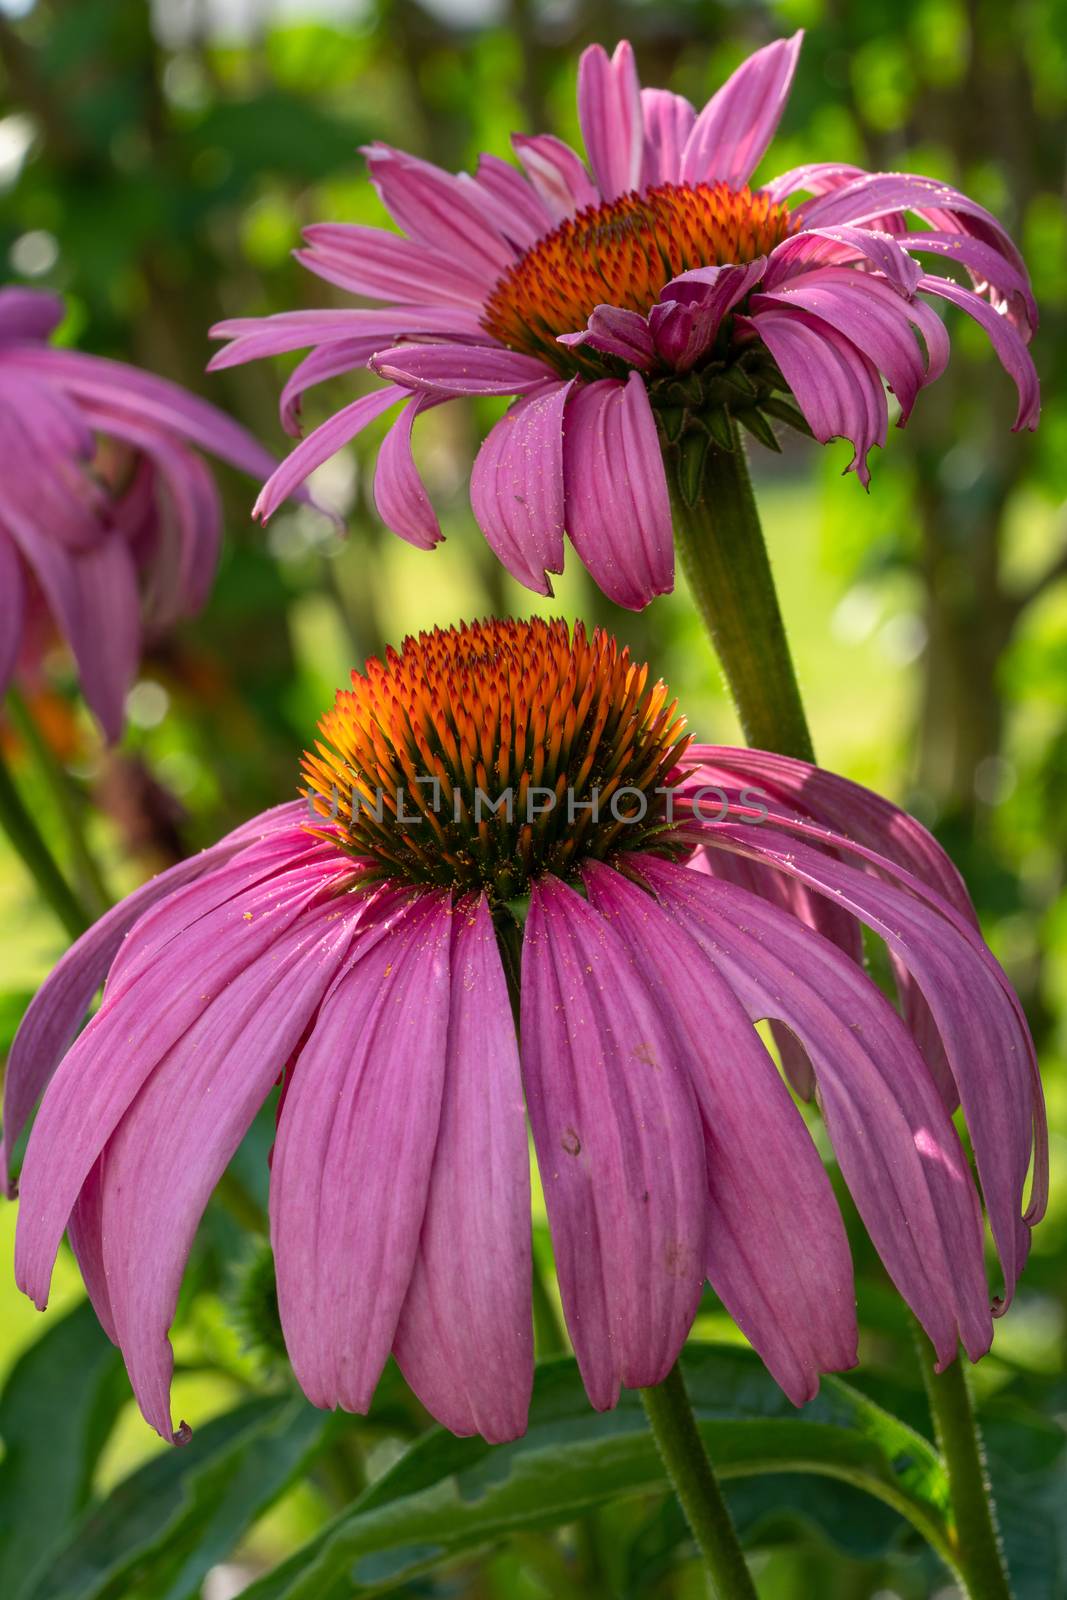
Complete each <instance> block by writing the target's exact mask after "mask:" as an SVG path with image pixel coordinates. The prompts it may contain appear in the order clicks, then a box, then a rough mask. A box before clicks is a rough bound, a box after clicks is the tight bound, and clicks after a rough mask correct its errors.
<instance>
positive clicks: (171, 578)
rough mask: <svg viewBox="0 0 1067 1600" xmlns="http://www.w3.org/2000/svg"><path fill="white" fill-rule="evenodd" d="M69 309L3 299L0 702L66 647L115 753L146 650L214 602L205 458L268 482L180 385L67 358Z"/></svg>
mask: <svg viewBox="0 0 1067 1600" xmlns="http://www.w3.org/2000/svg"><path fill="white" fill-rule="evenodd" d="M62 318H63V305H62V302H61V301H60V300H59V299H58V298H57V296H55V295H52V294H46V293H43V292H41V291H40V290H36V289H20V288H6V289H0V484H2V487H0V697H2V695H3V692H4V690H5V689H6V688H7V685H8V683H9V682H10V681H11V679H12V677H13V676H14V674H15V673H16V672H17V671H18V670H19V667H20V665H22V666H27V667H32V666H33V665H34V664H35V662H36V660H37V658H38V657H39V655H40V653H41V650H42V649H43V648H44V647H45V646H46V645H47V644H48V642H49V640H50V638H51V637H52V635H53V634H54V632H55V631H58V632H59V633H60V634H61V635H62V636H63V638H64V639H65V640H66V642H67V644H68V645H69V646H70V649H71V652H72V654H73V656H74V659H75V662H76V664H77V668H78V677H79V679H80V682H81V688H82V692H83V694H84V695H85V698H86V700H87V702H88V704H89V706H90V707H91V709H92V710H93V711H94V712H95V714H96V716H97V717H98V718H99V721H100V724H101V727H102V728H103V730H104V732H105V734H106V735H107V737H108V738H109V739H117V738H118V737H119V735H120V733H121V732H122V725H123V720H124V710H123V708H124V704H125V699H126V693H127V691H128V689H129V688H130V685H131V684H132V682H133V680H134V677H135V676H136V672H137V667H138V663H139V661H140V658H141V650H142V644H143V641H144V640H145V638H146V637H147V638H153V637H158V635H159V634H160V633H162V632H164V631H165V630H166V629H168V628H169V627H171V625H172V624H173V623H174V622H175V621H176V620H177V619H178V618H179V617H182V616H186V615H188V614H190V613H191V612H194V611H197V610H198V609H199V608H200V607H201V606H202V605H203V603H204V601H205V599H206V598H207V595H208V591H209V589H210V587H211V581H212V578H213V577H214V575H215V566H216V562H217V558H218V549H219V535H220V527H221V513H220V506H219V498H218V493H217V490H216V488H215V485H214V482H213V481H212V477H211V474H210V473H209V472H208V470H207V468H206V467H205V465H204V463H203V461H202V459H201V458H200V456H199V455H198V454H197V450H206V451H208V452H209V453H210V454H212V455H215V456H218V457H219V458H220V459H221V460H223V461H228V462H231V463H232V464H233V465H234V466H237V467H240V468H242V469H243V470H244V471H245V472H248V473H252V474H255V475H256V476H262V474H263V473H264V472H270V471H271V470H272V469H273V467H274V465H275V463H274V461H273V459H272V457H271V456H270V454H269V453H268V452H267V451H266V450H264V449H263V448H262V447H261V446H260V445H258V444H256V442H255V440H253V439H252V438H251V437H250V436H249V434H247V433H246V432H245V430H244V429H243V428H241V427H239V426H238V425H237V423H235V422H232V421H231V420H230V419H229V418H228V417H226V416H225V415H224V414H223V413H222V412H221V411H218V410H216V408H215V407H214V406H212V405H208V404H207V402H206V401H204V400H198V399H196V398H195V397H194V396H193V395H191V394H187V393H186V392H185V390H183V389H180V388H178V387H177V385H176V384H173V383H167V382H166V381H165V380H164V379H162V378H157V377H153V376H152V375H151V374H149V373H147V372H140V371H138V370H137V369H136V368H134V367H128V366H125V365H123V364H121V363H120V362H116V361H108V360H105V359H104V358H102V357H100V356H91V355H83V354H81V353H80V352H79V351H76V350H64V349H56V348H54V347H53V346H51V345H49V343H48V339H49V335H50V334H51V333H52V332H53V331H54V329H55V328H56V326H57V325H58V324H59V322H60V321H62Z"/></svg>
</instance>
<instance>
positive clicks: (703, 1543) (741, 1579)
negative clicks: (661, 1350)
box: [641, 1364, 757, 1600]
mask: <svg viewBox="0 0 1067 1600" xmlns="http://www.w3.org/2000/svg"><path fill="white" fill-rule="evenodd" d="M641 1400H642V1402H643V1404H644V1408H645V1413H646V1415H647V1417H648V1421H649V1425H650V1427H651V1429H652V1433H653V1436H654V1437H655V1440H656V1445H657V1447H658V1449H659V1453H660V1455H661V1456H662V1457H663V1465H664V1466H665V1467H666V1469H667V1475H668V1477H669V1478H670V1480H671V1482H672V1483H673V1485H674V1488H675V1492H676V1493H677V1495H678V1499H679V1500H680V1501H681V1504H682V1510H683V1511H684V1512H685V1516H686V1521H687V1522H688V1523H689V1526H690V1528H691V1529H692V1532H693V1537H694V1538H695V1539H696V1542H697V1544H698V1546H699V1548H700V1553H701V1555H702V1556H703V1557H704V1564H705V1566H706V1568H707V1572H708V1578H709V1580H710V1583H711V1593H712V1595H713V1596H714V1597H715V1600H757V1596H756V1586H755V1584H754V1583H753V1581H752V1575H751V1573H750V1572H749V1570H748V1566H747V1564H746V1562H745V1557H744V1552H743V1551H742V1549H741V1545H740V1543H739V1541H738V1538H737V1534H736V1533H735V1531H734V1525H733V1522H732V1521H731V1520H730V1513H729V1511H728V1510H727V1509H726V1502H725V1500H724V1499H723V1497H722V1490H721V1489H720V1488H719V1484H718V1480H717V1479H716V1477H715V1473H714V1471H713V1470H712V1465H711V1462H710V1461H709V1459H708V1453H707V1451H706V1450H705V1448H704V1441H703V1440H702V1439H701V1437H700V1432H699V1430H698V1428H697V1423H696V1417H695V1416H694V1415H693V1407H692V1404H691V1402H690V1399H689V1396H688V1394H687V1393H686V1389H685V1380H684V1379H683V1377H682V1371H681V1368H680V1367H679V1366H678V1365H677V1364H675V1365H674V1366H673V1367H672V1368H671V1370H670V1372H668V1374H667V1376H666V1377H665V1378H664V1380H663V1382H662V1383H658V1384H656V1385H655V1387H654V1388H651V1389H642V1390H641Z"/></svg>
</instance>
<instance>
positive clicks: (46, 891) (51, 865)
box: [0, 756, 92, 939]
mask: <svg viewBox="0 0 1067 1600" xmlns="http://www.w3.org/2000/svg"><path fill="white" fill-rule="evenodd" d="M0 824H2V825H3V828H4V832H5V833H6V834H7V836H8V838H9V839H10V840H11V843H12V844H13V845H14V847H15V849H16V850H17V852H18V854H19V855H20V856H21V857H22V860H23V863H24V864H25V866H26V867H27V868H28V869H29V871H30V873H31V875H32V876H33V878H34V881H35V882H36V884H37V887H38V889H40V891H41V894H42V895H43V896H44V898H45V899H46V900H47V901H48V904H49V905H50V906H51V907H52V910H53V911H54V912H55V914H56V916H57V917H58V918H59V920H60V922H61V923H62V924H63V926H64V928H65V929H66V930H67V932H68V933H69V934H70V936H71V938H72V939H77V938H78V937H79V936H80V935H81V934H83V933H84V932H85V930H86V928H87V927H88V926H89V924H90V922H91V921H92V918H91V917H90V916H89V914H88V912H87V911H86V910H85V908H84V906H82V904H81V903H80V901H79V900H78V897H77V895H76V894H75V893H74V890H73V889H72V888H71V887H70V884H69V883H68V882H67V880H66V878H65V877H64V876H63V874H62V872H60V870H59V867H58V866H57V865H56V862H55V858H54V856H53V855H52V852H51V851H50V850H49V848H48V846H47V844H46V843H45V841H44V839H43V838H42V836H41V833H40V830H39V829H38V827H37V824H36V822H35V821H34V820H33V817H32V816H31V815H30V812H29V810H28V809H27V807H26V804H25V802H24V801H23V799H22V796H21V795H20V794H19V792H18V789H17V788H16V787H15V781H14V779H13V778H12V776H11V773H10V772H9V771H8V767H7V764H6V762H5V761H4V758H3V756H0Z"/></svg>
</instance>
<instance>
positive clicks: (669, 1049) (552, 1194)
mask: <svg viewBox="0 0 1067 1600" xmlns="http://www.w3.org/2000/svg"><path fill="white" fill-rule="evenodd" d="M522 1066H523V1077H524V1080H525V1084H526V1099H527V1105H528V1107H529V1113H530V1122H531V1126H532V1128H533V1136H534V1143H535V1146H536V1149H537V1160H538V1165H539V1167H540V1170H541V1182H542V1184H543V1187H544V1192H545V1203H546V1205H547V1207H548V1219H549V1224H550V1226H551V1229H552V1241H553V1246H554V1249H555V1254H556V1269H557V1274H558V1277H559V1285H560V1293H561V1295H562V1298H563V1309H564V1312H565V1315H566V1318H567V1326H568V1328H569V1330H570V1334H571V1339H572V1341H573V1343H574V1348H575V1353H576V1355H577V1357H578V1365H579V1368H580V1370H581V1374H582V1380H583V1382H584V1383H585V1387H586V1390H587V1392H588V1394H589V1398H590V1400H591V1402H592V1404H593V1405H594V1406H595V1407H596V1408H597V1410H598V1411H603V1410H606V1409H608V1408H609V1407H611V1406H613V1405H614V1404H615V1403H616V1401H617V1400H618V1397H619V1389H620V1386H621V1385H623V1384H625V1385H626V1386H627V1387H630V1388H634V1387H639V1386H642V1385H648V1384H653V1383H658V1382H660V1381H661V1380H662V1378H664V1377H665V1376H666V1374H667V1372H668V1371H669V1370H670V1368H671V1366H672V1365H673V1363H674V1361H675V1359H676V1358H677V1355H678V1351H679V1350H680V1348H681V1346H682V1343H683V1341H684V1340H685V1337H686V1334H687V1333H688V1331H689V1328H690V1325H691V1323H692V1320H693V1316H694V1314H695V1311H696V1307H697V1303H698V1301H699V1297H700V1290H701V1285H702V1282H703V1276H704V1260H705V1250H706V1237H705V1203H706V1183H707V1179H706V1168H705V1156H704V1147H703V1137H702V1134H701V1129H700V1116H699V1112H698V1108H697V1104H696V1100H695V1097H694V1093H693V1089H692V1086H691V1084H690V1082H689V1074H688V1061H687V1056H686V1047H685V1042H684V1040H683V1039H681V1038H679V1037H678V1035H677V1033H676V1032H675V1030H674V1029H673V1028H672V1027H670V1026H669V1025H668V1024H667V1023H665V1022H664V1020H663V1017H662V1014H661V1013H660V1012H659V1010H658V1009H657V1007H656V1005H655V1003H654V1001H653V998H652V995H651V993H650V992H649V986H648V982H647V979H646V977H645V975H644V973H643V971H642V969H641V967H640V966H637V965H635V963H634V961H633V958H632V956H631V954H630V952H629V951H628V949H627V948H626V946H625V945H624V944H623V943H622V941H621V940H620V938H619V935H618V934H617V933H616V932H615V930H614V928H613V927H612V926H611V925H610V924H609V923H608V922H607V921H606V920H605V919H604V918H603V917H601V916H599V915H598V914H597V913H596V912H595V911H593V910H592V909H591V908H590V906H589V905H588V904H587V903H586V902H585V901H584V900H583V899H582V898H581V897H580V896H579V895H577V894H576V893H575V892H574V890H573V889H569V888H567V887H566V886H565V885H564V884H562V883H560V882H559V881H558V880H557V879H554V878H551V877H545V878H542V879H541V880H540V881H539V882H538V883H537V884H536V885H535V886H534V889H533V893H532V895H531V901H530V912H529V916H528V918H527V922H526V928H525V934H524V938H523V951H522Z"/></svg>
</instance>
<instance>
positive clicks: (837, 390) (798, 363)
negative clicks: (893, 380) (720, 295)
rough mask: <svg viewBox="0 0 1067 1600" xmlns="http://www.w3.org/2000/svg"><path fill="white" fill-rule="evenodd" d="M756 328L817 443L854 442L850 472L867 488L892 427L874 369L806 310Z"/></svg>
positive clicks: (763, 315)
mask: <svg viewBox="0 0 1067 1600" xmlns="http://www.w3.org/2000/svg"><path fill="white" fill-rule="evenodd" d="M751 326H752V327H753V328H754V329H755V331H756V332H757V333H758V334H759V336H760V338H761V339H762V340H763V342H764V344H765V345H766V346H767V348H768V349H769V350H770V352H771V355H772V356H773V357H774V359H775V360H776V361H777V363H778V365H779V367H781V369H782V374H783V376H784V377H785V381H786V382H787V383H788V385H789V387H790V389H791V390H792V391H793V396H794V398H795V399H796V402H797V405H798V406H799V407H800V409H801V411H802V412H803V413H804V416H805V418H806V419H807V423H808V426H809V427H810V428H811V431H812V433H813V434H814V435H815V437H816V439H818V440H819V441H820V443H821V444H826V443H827V442H828V441H829V440H830V439H836V438H843V439H848V440H850V441H851V443H852V445H853V446H854V448H855V454H854V455H853V457H852V460H851V461H850V462H849V464H848V466H847V468H846V469H845V470H846V471H847V472H855V473H856V475H857V477H858V478H859V480H860V482H861V483H862V484H863V485H864V487H866V486H867V485H868V484H869V483H870V480H871V474H870V469H869V467H868V465H867V455H868V452H869V451H870V449H871V446H872V445H875V444H885V438H886V430H887V427H888V422H889V417H888V412H887V410H886V402H885V393H884V391H883V389H882V383H881V379H880V378H879V376H878V369H877V368H876V367H875V365H874V363H873V362H872V361H871V360H869V358H868V357H867V356H865V355H864V353H863V351H862V350H859V349H858V348H857V347H856V345H854V344H853V343H852V341H851V339H846V338H845V337H844V336H843V335H842V334H839V333H837V332H836V331H835V330H833V329H831V328H828V327H827V325H826V323H824V322H819V321H818V320H817V319H815V318H811V317H808V316H807V315H806V314H805V313H804V312H803V311H800V310H796V311H794V310H792V309H790V310H786V309H785V308H784V307H780V308H777V309H773V310H772V309H768V310H765V311H761V312H759V313H758V315H754V316H753V317H752V318H751Z"/></svg>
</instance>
